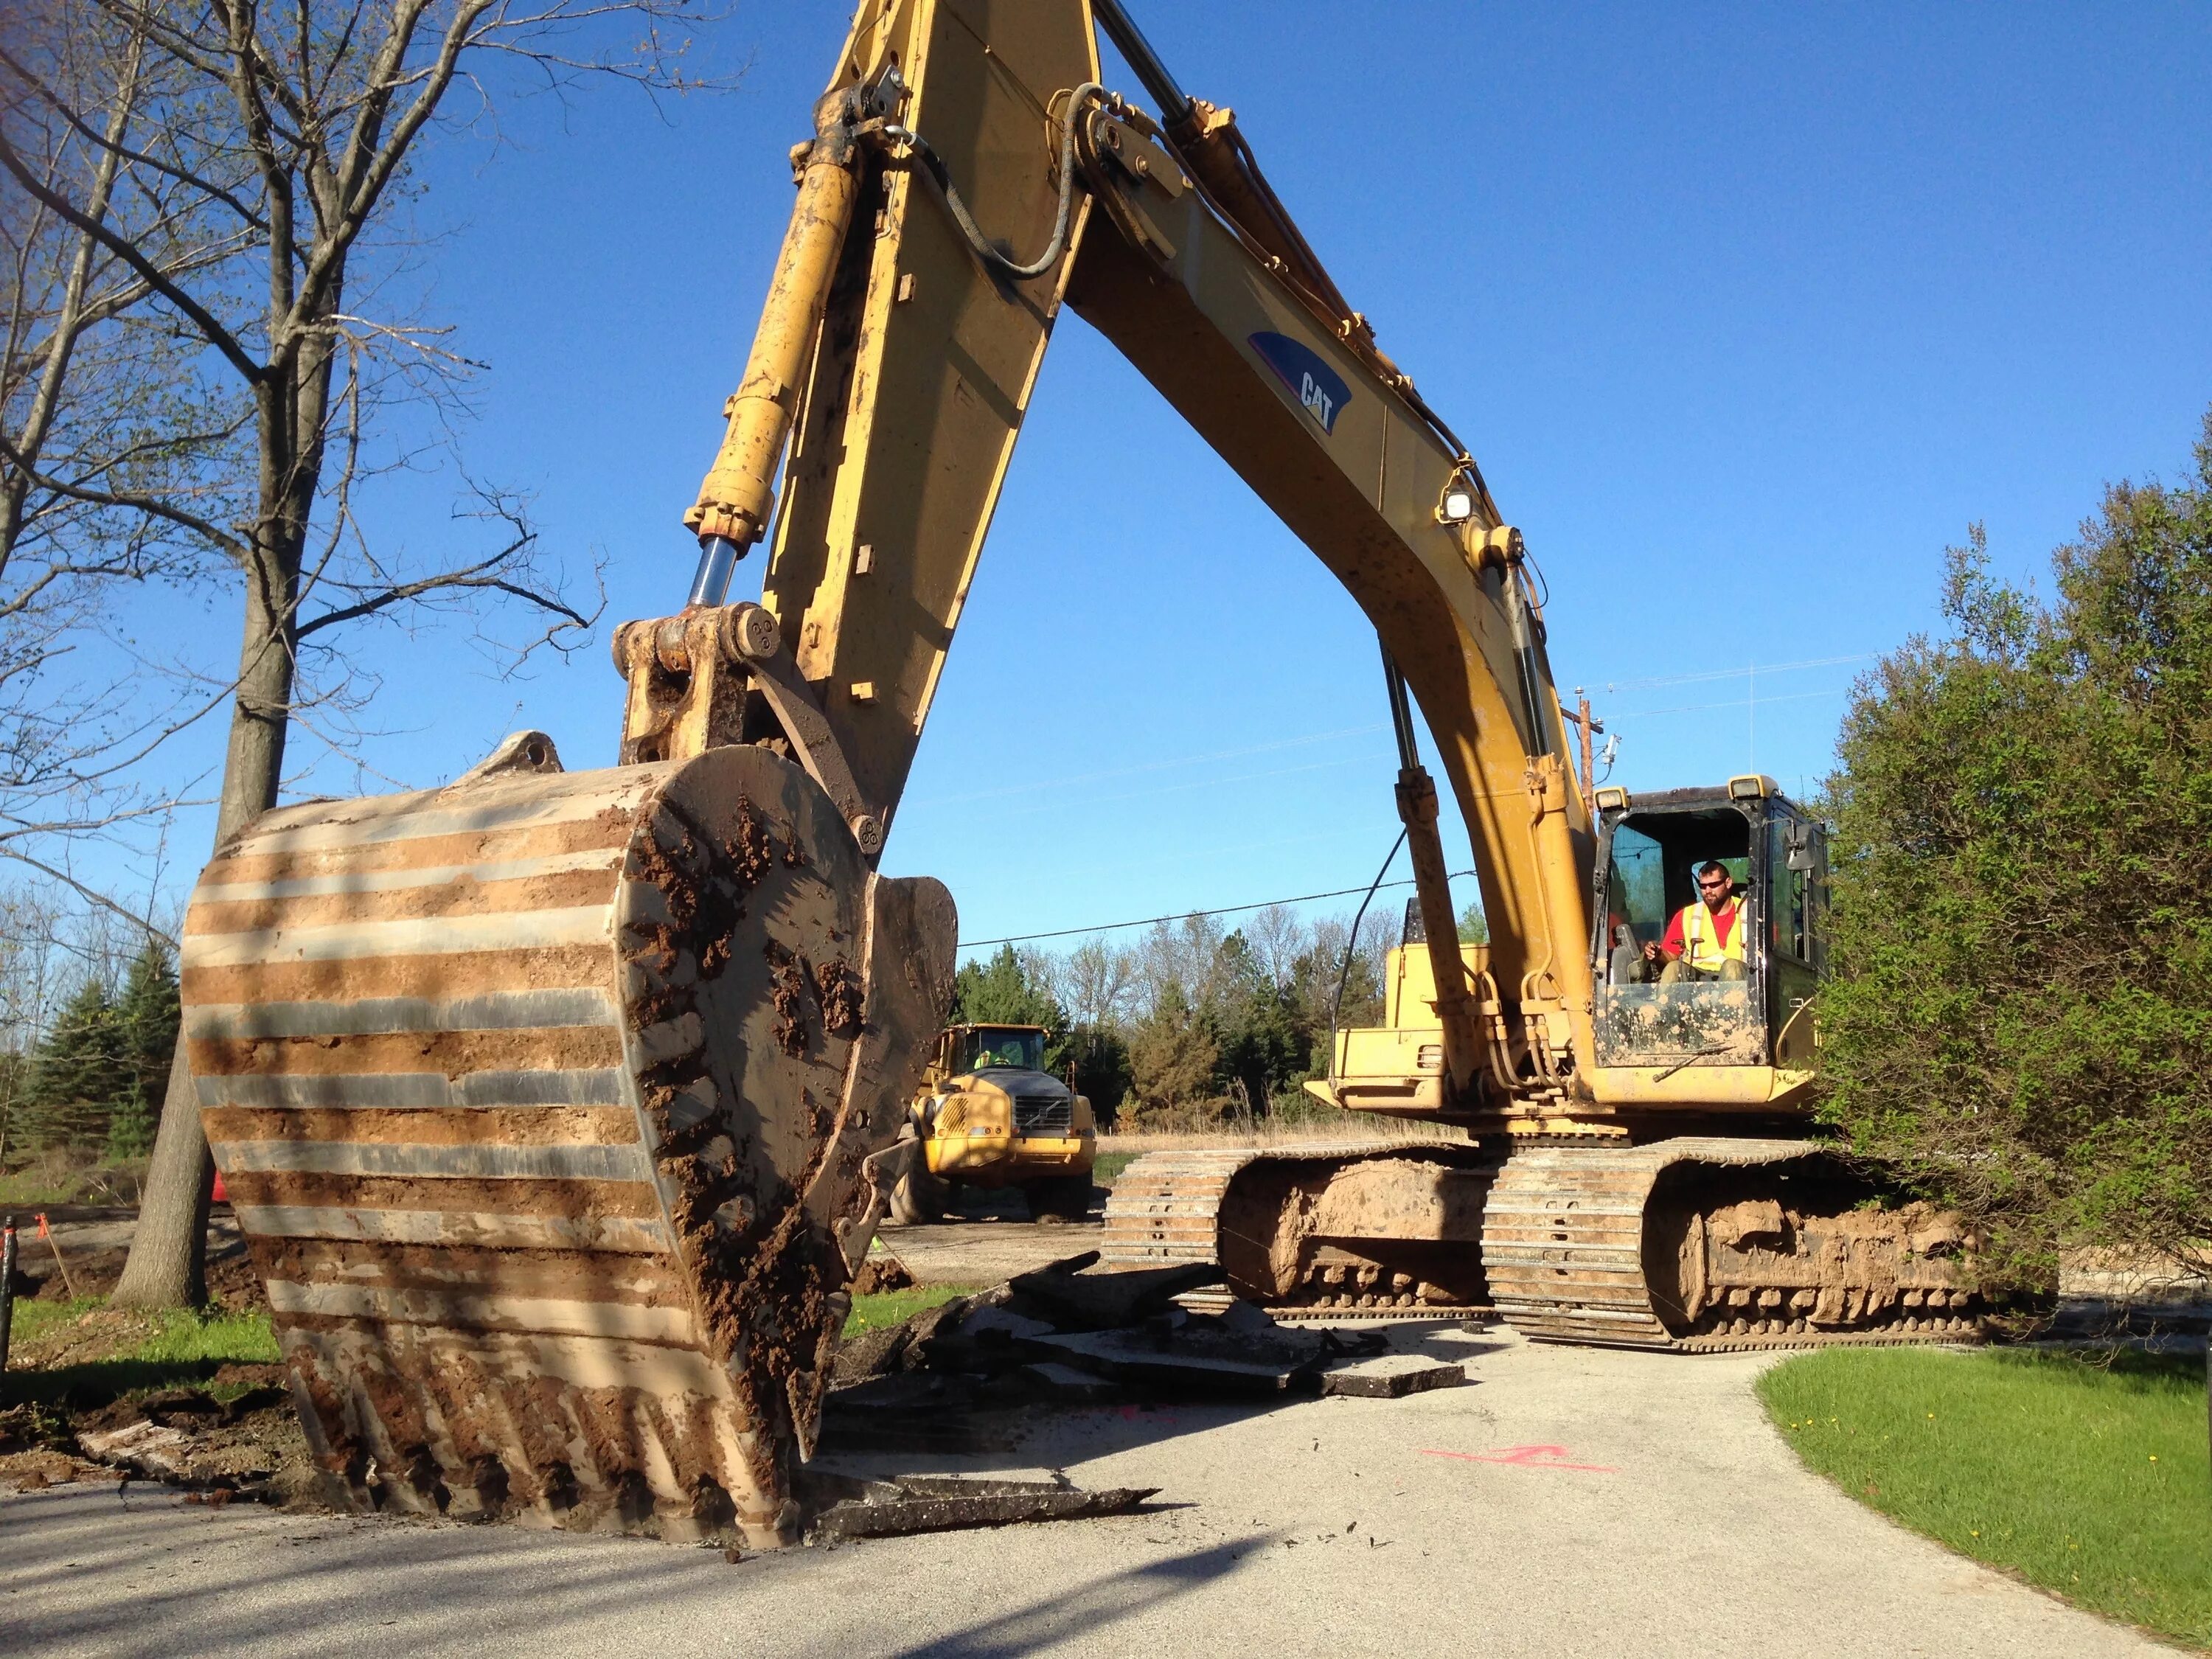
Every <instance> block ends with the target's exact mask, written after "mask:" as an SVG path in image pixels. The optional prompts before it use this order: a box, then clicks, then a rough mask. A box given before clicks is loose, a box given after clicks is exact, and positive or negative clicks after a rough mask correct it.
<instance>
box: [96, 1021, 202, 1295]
mask: <svg viewBox="0 0 2212 1659" xmlns="http://www.w3.org/2000/svg"><path fill="white" fill-rule="evenodd" d="M214 1187H215V1159H214V1158H211V1157H210V1156H209V1153H208V1144H207V1136H206V1135H205V1134H204V1133H202V1131H201V1129H200V1103H199V1101H198V1099H197V1097H196V1096H195V1093H194V1091H193V1088H192V1070H191V1066H190V1065H188V1064H187V1063H186V1062H185V1040H184V1037H183V1035H182V1034H181V1033H179V1036H178V1038H177V1056H176V1059H175V1060H173V1061H172V1062H171V1063H170V1066H169V1087H168V1092H167V1094H166V1095H164V1096H163V1097H162V1101H161V1129H160V1132H159V1133H156V1134H155V1138H154V1161H153V1165H152V1167H151V1168H150V1169H149V1170H148V1171H147V1175H146V1195H145V1198H144V1200H143V1201H142V1202H141V1204H140V1205H139V1207H138V1231H137V1234H136V1236H134V1237H132V1239H131V1255H130V1259H129V1260H128V1261H125V1263H124V1264H123V1277H122V1279H119V1280H118V1282H117V1284H116V1286H115V1293H114V1294H113V1295H112V1296H111V1297H108V1298H107V1304H108V1306H110V1307H111V1308H196V1307H197V1306H199V1305H200V1304H202V1303H203V1302H205V1301H206V1300H207V1229H208V1211H209V1209H210V1206H211V1205H212V1202H213V1191H214Z"/></svg>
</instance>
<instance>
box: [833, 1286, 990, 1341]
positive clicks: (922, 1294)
mask: <svg viewBox="0 0 2212 1659" xmlns="http://www.w3.org/2000/svg"><path fill="white" fill-rule="evenodd" d="M974 1291H975V1286H974V1285H916V1286H915V1288H914V1289H912V1290H910V1291H877V1292H876V1293H875V1294H874V1295H873V1296H856V1297H854V1298H853V1311H852V1313H851V1314H850V1315H848V1316H847V1318H846V1320H845V1334H846V1335H847V1336H848V1337H851V1336H858V1335H859V1334H860V1333H861V1332H862V1331H879V1330H884V1329H886V1328H889V1327H890V1326H893V1325H896V1324H897V1323H898V1322H900V1321H901V1320H905V1319H911V1318H913V1317H914V1316H915V1315H916V1314H918V1313H920V1312H921V1310H923V1309H924V1308H933V1307H935V1306H936V1305H937V1304H939V1303H940V1302H950V1301H951V1300H952V1298H953V1297H956V1296H968V1295H971V1294H972V1293H973V1292H974Z"/></svg>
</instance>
